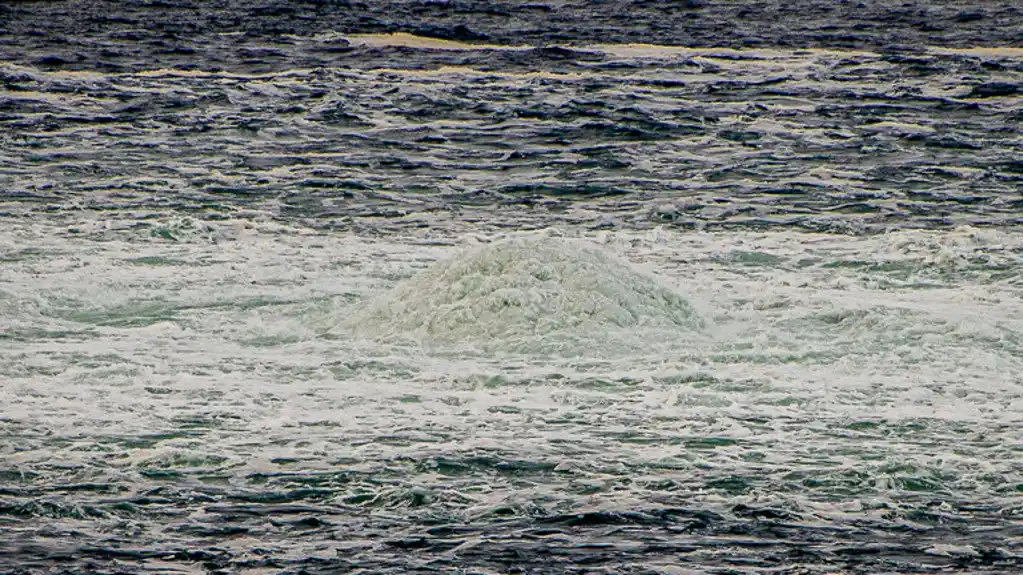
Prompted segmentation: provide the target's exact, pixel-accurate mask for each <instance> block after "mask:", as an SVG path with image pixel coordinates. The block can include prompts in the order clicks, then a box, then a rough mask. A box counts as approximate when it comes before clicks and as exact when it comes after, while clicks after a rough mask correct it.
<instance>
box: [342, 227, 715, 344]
mask: <svg viewBox="0 0 1023 575" xmlns="http://www.w3.org/2000/svg"><path fill="white" fill-rule="evenodd" d="M703 325H704V323H703V320H702V319H701V318H700V316H699V314H698V313H697V312H696V310H695V309H694V308H693V306H692V305H691V304H690V303H689V302H688V301H687V300H686V299H685V298H684V297H682V296H681V295H679V294H678V293H676V292H674V291H673V290H671V289H669V288H668V287H667V286H665V285H662V284H661V283H660V282H658V281H657V280H656V279H655V278H653V277H651V276H648V275H646V274H643V273H640V272H638V271H636V270H634V269H632V268H631V267H630V266H629V265H628V264H626V263H624V262H622V261H619V260H617V259H616V258H614V257H612V256H610V255H608V254H607V253H605V252H604V251H603V250H602V249H601V248H600V247H598V246H596V245H594V244H590V243H586V242H582V241H576V240H569V239H563V238H558V237H551V236H548V235H544V234H531V235H523V236H519V237H515V238H512V239H508V240H504V241H500V242H496V243H493V244H489V245H486V246H484V247H482V248H476V249H474V250H470V251H468V252H465V253H463V254H460V255H458V256H456V257H454V258H452V259H449V260H447V261H443V262H441V263H439V264H437V265H435V266H433V267H432V268H430V269H428V270H426V271H425V272H423V273H422V274H420V275H418V276H416V277H413V278H411V279H410V280H407V281H405V282H403V283H401V284H399V285H398V286H396V287H395V288H394V289H393V290H391V291H390V292H389V293H386V294H384V295H382V296H380V297H378V298H374V299H373V300H371V301H369V302H368V303H367V304H366V305H365V306H363V307H362V308H361V309H360V311H359V312H357V313H356V314H355V315H354V316H353V317H352V318H351V319H350V320H349V322H348V326H349V327H352V328H354V329H355V331H356V332H357V333H360V334H362V335H368V336H371V337H374V338H411V339H414V340H416V341H419V342H421V343H424V344H426V345H429V346H459V347H465V346H470V347H473V348H478V349H482V350H490V351H499V350H503V351H511V352H541V353H549V354H556V355H564V354H571V355H575V354H578V353H580V352H582V351H583V350H585V349H589V350H592V351H602V352H603V353H607V352H609V351H611V349H610V348H620V349H635V348H636V347H637V346H643V345H645V343H646V340H648V339H649V336H650V335H651V332H652V331H653V332H657V333H658V334H659V335H658V337H660V338H663V337H665V330H668V331H669V333H671V332H674V333H676V334H677V335H678V336H679V337H682V336H683V335H684V334H687V333H688V334H692V333H693V332H696V331H699V330H700V329H701V328H702V327H703ZM668 337H670V335H669V336H668ZM595 345H600V346H604V347H605V349H603V350H597V349H594V348H593V346H595Z"/></svg>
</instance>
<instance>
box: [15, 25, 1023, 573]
mask: <svg viewBox="0 0 1023 575" xmlns="http://www.w3.org/2000/svg"><path fill="white" fill-rule="evenodd" d="M342 40H343V42H342ZM296 42H298V43H300V44H302V43H306V44H309V45H312V44H315V43H316V42H321V43H325V45H333V44H330V43H331V42H333V43H334V44H338V43H340V44H343V45H344V46H347V47H349V48H352V49H353V50H356V54H355V55H354V56H352V60H351V61H350V62H349V63H350V64H351V67H349V68H339V67H330V68H316V69H313V68H301V67H294V68H289V69H283V70H281V69H277V70H270V71H261V72H258V73H254V72H251V71H245V70H239V71H212V70H202V69H199V70H184V69H163V70H148V71H111V70H106V69H102V70H97V69H91V70H86V71H70V70H59V69H50V68H52V66H50V67H48V66H44V65H41V64H38V63H36V64H30V63H24V62H14V61H8V62H4V63H0V74H2V78H3V81H4V88H3V91H0V110H2V114H3V116H2V122H3V123H4V125H5V129H4V130H3V131H2V132H0V143H2V145H0V154H2V160H3V161H2V162H0V184H2V186H3V189H4V192H3V195H2V204H0V213H2V214H3V218H2V219H0V223H2V226H0V570H3V571H8V572H14V573H51V572H52V573H142V572H145V573H217V572H223V573H228V572H230V573H337V572H356V573H358V572H362V573H409V572H433V571H448V572H465V573H506V572H507V573H511V572H519V573H545V572H554V571H557V572H562V571H573V572H587V573H703V572H709V573H762V572H775V573H834V572H850V573H933V572H969V573H1014V572H1017V571H1019V570H1020V569H1021V568H1023V524H1021V514H1023V503H1021V502H1023V441H1021V437H1023V436H1021V434H1020V425H1021V423H1023V376H1021V374H1023V365H1021V364H1023V300H1021V294H1023V275H1021V269H1023V268H1021V263H1023V262H1021V258H1023V239H1021V236H1020V234H1019V226H1018V224H1019V220H1018V215H1017V211H1018V198H1017V196H1018V193H1017V192H1018V186H1019V181H1020V176H1019V165H1018V163H1019V160H1018V158H1019V153H1020V132H1019V124H1018V122H1017V121H1016V120H1018V118H1017V116H1018V109H1019V107H1018V106H1019V101H1020V99H1019V96H1018V94H1016V93H1011V92H1004V91H1003V92H998V93H992V90H994V88H992V86H994V87H997V86H999V85H1001V84H998V83H999V82H1002V83H1005V82H1008V83H1012V82H1016V83H1018V82H1019V81H1020V76H1021V71H1023V59H1021V56H1020V53H1019V51H1018V50H1016V51H1014V50H1010V49H1005V50H998V49H971V48H956V49H951V48H933V49H926V50H922V51H918V52H913V53H912V54H911V55H907V54H905V53H901V52H899V53H894V54H893V53H880V52H869V51H861V52H850V51H845V52H843V51H829V50H784V49H759V50H755V51H750V50H745V51H733V50H726V49H713V50H710V49H707V50H704V49H681V48H666V47H656V46H639V45H614V46H609V45H602V46H597V45H590V46H582V47H578V49H574V50H567V49H566V50H564V51H562V52H557V51H556V50H555V51H554V52H551V51H550V50H548V51H547V52H543V51H537V50H532V49H525V48H518V47H511V48H508V47H497V48H495V47H490V48H488V49H486V50H483V49H479V48H468V47H466V46H463V45H445V44H439V45H438V44H437V43H435V41H433V40H429V41H427V40H423V39H416V38H410V37H407V36H356V35H350V36H346V37H342V36H340V35H337V34H334V35H329V34H328V35H326V36H315V37H314V36H309V37H306V38H302V39H300V40H296ZM306 44H302V45H303V46H306ZM409 44H411V45H414V46H413V47H409V46H408V45H409ZM399 49H401V50H405V51H404V52H400V51H399V53H402V54H404V55H405V56H404V57H405V58H406V59H405V60H399V61H396V60H395V58H394V56H393V52H389V50H399ZM358 50H363V51H362V52H359V51H358ZM555 52H556V53H555ZM554 56H557V58H554ZM488 62H489V63H488ZM552 62H553V63H552ZM914 71H915V72H914ZM985 86H986V87H987V88H985ZM995 92H997V90H995ZM538 230H539V231H538Z"/></svg>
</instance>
